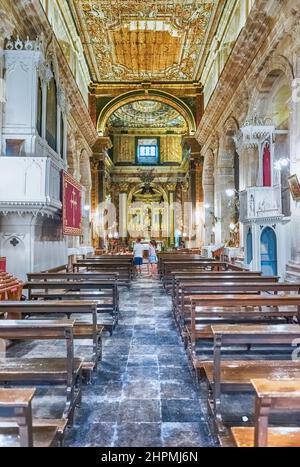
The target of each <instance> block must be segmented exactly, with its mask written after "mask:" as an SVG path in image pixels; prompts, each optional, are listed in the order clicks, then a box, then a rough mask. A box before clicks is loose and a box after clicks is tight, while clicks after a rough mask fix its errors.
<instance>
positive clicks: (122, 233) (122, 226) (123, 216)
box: [119, 184, 128, 243]
mask: <svg viewBox="0 0 300 467" xmlns="http://www.w3.org/2000/svg"><path fill="white" fill-rule="evenodd" d="M120 190H121V191H120V194H119V237H120V239H121V241H122V243H125V242H126V241H127V238H128V226H127V214H128V212H127V191H128V185H124V184H123V185H121V187H120Z"/></svg>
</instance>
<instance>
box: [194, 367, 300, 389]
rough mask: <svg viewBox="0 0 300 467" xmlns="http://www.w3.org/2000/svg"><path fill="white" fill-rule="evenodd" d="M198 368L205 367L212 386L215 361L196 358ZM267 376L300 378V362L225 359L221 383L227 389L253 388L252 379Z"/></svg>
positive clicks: (276, 378) (278, 378)
mask: <svg viewBox="0 0 300 467" xmlns="http://www.w3.org/2000/svg"><path fill="white" fill-rule="evenodd" d="M195 365H197V368H199V369H203V370H204V372H205V375H206V378H207V380H208V382H209V384H210V385H211V386H213V383H214V363H213V362H212V361H205V362H201V361H200V360H195ZM260 378H267V379H272V380H280V379H294V378H300V363H298V364H297V362H293V361H291V360H253V361H252V360H251V361H245V360H241V361H239V360H237V361H235V360H233V361H227V360H223V361H222V362H221V378H220V382H221V385H222V386H223V387H224V390H226V388H225V386H227V387H228V389H230V388H232V387H234V390H235V391H243V390H244V391H249V390H251V389H252V384H251V380H252V379H260Z"/></svg>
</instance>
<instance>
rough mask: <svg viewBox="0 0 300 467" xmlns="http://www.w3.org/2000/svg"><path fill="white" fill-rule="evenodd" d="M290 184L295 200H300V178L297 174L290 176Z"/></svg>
mask: <svg viewBox="0 0 300 467" xmlns="http://www.w3.org/2000/svg"><path fill="white" fill-rule="evenodd" d="M289 185H290V190H291V193H292V197H293V200H295V201H299V200H300V183H299V180H298V177H297V175H296V174H295V175H291V176H290V177H289Z"/></svg>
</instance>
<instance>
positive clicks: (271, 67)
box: [249, 55, 295, 114]
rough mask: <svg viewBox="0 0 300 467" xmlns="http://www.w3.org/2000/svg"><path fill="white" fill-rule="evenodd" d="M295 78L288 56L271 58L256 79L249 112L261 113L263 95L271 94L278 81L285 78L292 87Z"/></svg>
mask: <svg viewBox="0 0 300 467" xmlns="http://www.w3.org/2000/svg"><path fill="white" fill-rule="evenodd" d="M294 78H295V74H294V70H293V66H292V64H291V63H290V62H289V60H288V59H287V58H286V57H284V56H282V55H276V56H274V57H273V58H272V59H270V60H269V61H268V62H267V64H266V66H265V67H264V68H263V69H262V70H260V73H259V76H258V77H257V79H256V85H255V88H254V92H253V95H252V98H251V100H250V105H249V114H252V113H257V112H258V113H259V112H261V111H263V110H264V109H263V108H262V105H261V104H262V102H261V101H262V100H263V97H267V96H268V95H269V94H270V92H271V90H272V87H273V86H274V84H275V83H276V81H278V80H280V79H285V80H286V82H287V84H288V85H289V86H290V88H291V87H292V82H293V80H294Z"/></svg>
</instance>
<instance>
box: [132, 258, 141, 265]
mask: <svg viewBox="0 0 300 467" xmlns="http://www.w3.org/2000/svg"><path fill="white" fill-rule="evenodd" d="M133 264H134V265H135V266H142V264H143V258H138V257H137V258H134V260H133Z"/></svg>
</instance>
